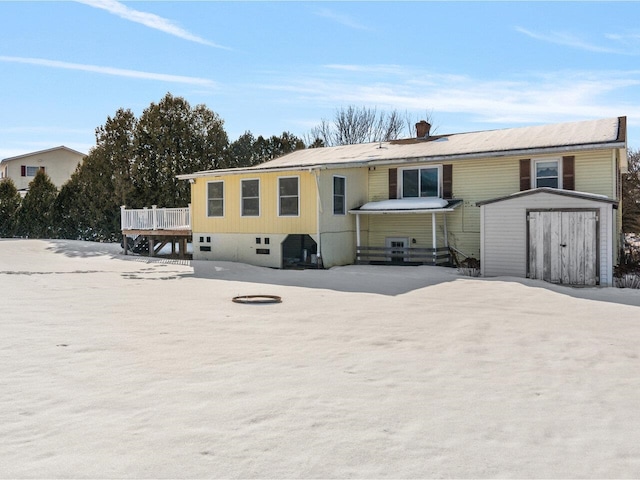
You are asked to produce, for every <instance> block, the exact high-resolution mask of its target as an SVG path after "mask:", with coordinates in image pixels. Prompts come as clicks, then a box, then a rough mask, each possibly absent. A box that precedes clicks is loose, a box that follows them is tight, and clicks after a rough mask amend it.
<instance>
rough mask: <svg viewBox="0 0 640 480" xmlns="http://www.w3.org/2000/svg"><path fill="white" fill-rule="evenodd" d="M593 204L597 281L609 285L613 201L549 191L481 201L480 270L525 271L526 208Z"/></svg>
mask: <svg viewBox="0 0 640 480" xmlns="http://www.w3.org/2000/svg"><path fill="white" fill-rule="evenodd" d="M571 208H592V209H593V208H596V209H599V213H600V230H599V232H598V235H599V244H598V248H599V259H600V262H599V268H600V285H611V284H612V274H613V230H612V229H613V217H612V211H613V208H612V205H610V204H606V203H602V202H597V201H594V200H588V199H580V198H572V197H567V196H562V195H555V194H550V193H545V192H541V193H536V194H531V195H524V196H520V197H516V198H513V199H509V200H504V201H500V202H496V203H490V204H487V205H483V206H482V207H481V209H482V210H483V225H482V232H481V235H482V244H483V246H484V249H483V252H482V259H481V260H482V263H481V268H482V274H483V275H484V276H487V277H492V276H514V277H525V276H526V273H527V223H526V222H527V214H526V212H527V209H571Z"/></svg>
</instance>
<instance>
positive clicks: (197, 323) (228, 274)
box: [0, 240, 640, 478]
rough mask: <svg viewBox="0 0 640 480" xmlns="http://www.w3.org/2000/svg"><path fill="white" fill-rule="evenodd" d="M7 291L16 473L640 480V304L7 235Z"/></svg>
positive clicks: (1, 250) (6, 409)
mask: <svg viewBox="0 0 640 480" xmlns="http://www.w3.org/2000/svg"><path fill="white" fill-rule="evenodd" d="M253 294H270V295H280V296H281V297H282V299H283V302H282V303H280V304H273V305H241V304H236V303H233V302H231V298H232V297H234V296H236V295H253ZM0 296H1V299H2V305H1V308H0V477H2V478H221V477H224V478H239V477H241V478H258V477H259V478H400V477H402V478H432V477H438V478H442V477H448V478H451V477H457V478H461V477H474V478H483V477H484V478H486V477H519V478H531V477H535V478H550V477H553V478H557V477H566V478H578V477H579V478H585V477H591V478H596V477H598V478H601V477H607V478H611V477H635V478H637V477H639V476H640V358H639V356H640V291H638V290H635V291H632V290H621V289H612V288H609V289H606V288H602V289H596V288H593V289H592V288H584V289H571V288H565V287H559V286H553V285H549V284H545V283H543V282H538V281H529V280H523V279H511V278H493V279H481V278H467V277H461V276H459V275H458V274H457V272H456V271H455V270H453V269H445V268H437V267H367V266H349V267H341V268H334V269H331V270H328V271H312V270H305V271H276V270H270V269H264V268H259V267H252V266H248V265H241V264H233V263H225V262H189V261H178V260H162V259H148V258H144V257H135V256H128V257H124V256H121V255H120V247H119V246H118V245H110V244H109V245H106V244H93V243H86V242H73V241H41V240H0Z"/></svg>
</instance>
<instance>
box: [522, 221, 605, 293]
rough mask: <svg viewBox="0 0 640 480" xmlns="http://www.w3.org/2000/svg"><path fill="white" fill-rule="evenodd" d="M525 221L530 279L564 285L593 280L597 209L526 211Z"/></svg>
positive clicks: (593, 282) (596, 257) (590, 282)
mask: <svg viewBox="0 0 640 480" xmlns="http://www.w3.org/2000/svg"><path fill="white" fill-rule="evenodd" d="M528 221H529V241H528V242H529V243H528V246H529V277H530V278H536V279H539V280H545V281H547V282H553V283H562V284H566V285H595V284H596V283H597V279H598V269H597V262H598V250H597V231H598V213H597V211H594V210H579V211H575V210H570V211H530V212H529V213H528Z"/></svg>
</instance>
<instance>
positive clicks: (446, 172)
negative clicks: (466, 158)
mask: <svg viewBox="0 0 640 480" xmlns="http://www.w3.org/2000/svg"><path fill="white" fill-rule="evenodd" d="M442 198H453V165H443V166H442Z"/></svg>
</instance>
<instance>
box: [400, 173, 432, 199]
mask: <svg viewBox="0 0 640 480" xmlns="http://www.w3.org/2000/svg"><path fill="white" fill-rule="evenodd" d="M401 172H402V175H401V176H400V181H401V182H402V183H401V185H400V196H401V198H414V197H440V196H441V190H440V176H441V175H440V167H426V168H405V169H402V170H401Z"/></svg>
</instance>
